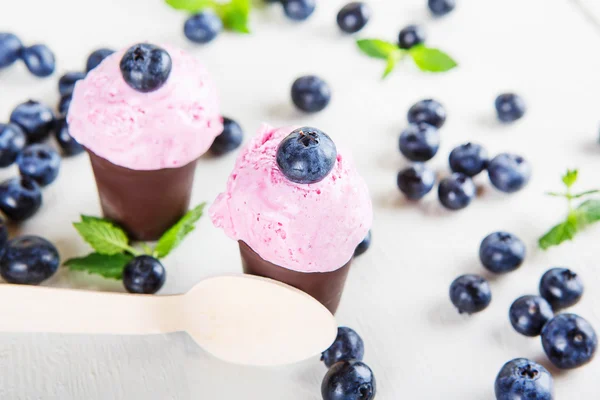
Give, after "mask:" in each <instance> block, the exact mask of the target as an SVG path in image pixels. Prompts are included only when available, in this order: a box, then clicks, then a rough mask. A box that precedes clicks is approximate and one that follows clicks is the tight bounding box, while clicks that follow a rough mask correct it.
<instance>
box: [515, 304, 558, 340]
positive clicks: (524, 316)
mask: <svg viewBox="0 0 600 400" xmlns="http://www.w3.org/2000/svg"><path fill="white" fill-rule="evenodd" d="M508 317H509V319H510V323H511V325H512V326H513V328H515V330H516V331H517V332H519V333H520V334H522V335H525V336H531V337H533V336H538V335H539V334H540V333H541V332H542V328H543V327H544V325H545V324H546V322H548V321H550V320H551V319H552V317H554V312H552V307H551V306H550V303H548V302H547V301H546V299H544V298H543V297H541V296H521V297H519V298H518V299H517V300H515V301H514V302H513V303H512V305H511V306H510V310H509V311H508Z"/></svg>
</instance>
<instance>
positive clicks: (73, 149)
mask: <svg viewBox="0 0 600 400" xmlns="http://www.w3.org/2000/svg"><path fill="white" fill-rule="evenodd" d="M54 135H55V138H56V141H57V143H58V145H59V146H60V148H61V150H62V152H63V154H64V155H65V156H74V155H77V154H79V153H82V152H83V150H84V148H83V146H82V145H80V144H79V143H78V142H77V141H76V140H75V139H73V137H72V136H71V134H70V133H69V125H68V124H67V120H66V119H65V118H60V119H59V120H57V121H56V130H55V131H54Z"/></svg>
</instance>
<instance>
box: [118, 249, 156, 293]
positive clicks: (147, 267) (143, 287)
mask: <svg viewBox="0 0 600 400" xmlns="http://www.w3.org/2000/svg"><path fill="white" fill-rule="evenodd" d="M166 277H167V273H166V271H165V267H163V265H162V264H161V263H160V261H158V260H157V259H156V258H154V257H150V256H146V255H144V256H138V257H136V258H134V259H133V260H131V261H129V262H128V263H127V265H126V266H125V269H124V270H123V284H124V285H125V289H127V291H128V292H129V293H141V294H154V293H156V292H158V291H159V290H160V288H161V287H162V286H163V284H164V283H165V279H166Z"/></svg>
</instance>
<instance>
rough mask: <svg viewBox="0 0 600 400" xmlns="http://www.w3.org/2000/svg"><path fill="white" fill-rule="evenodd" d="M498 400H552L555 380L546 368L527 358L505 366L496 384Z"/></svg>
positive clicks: (517, 359)
mask: <svg viewBox="0 0 600 400" xmlns="http://www.w3.org/2000/svg"><path fill="white" fill-rule="evenodd" d="M494 390H495V392H496V400H519V399H522V400H525V399H527V400H552V399H553V392H554V380H553V379H552V375H551V374H550V372H548V370H547V369H546V368H544V367H543V366H541V365H540V364H538V363H536V362H534V361H531V360H528V359H526V358H515V359H514V360H512V361H509V362H507V363H506V364H504V366H503V367H502V369H501V370H500V372H499V373H498V376H497V377H496V383H495V384H494Z"/></svg>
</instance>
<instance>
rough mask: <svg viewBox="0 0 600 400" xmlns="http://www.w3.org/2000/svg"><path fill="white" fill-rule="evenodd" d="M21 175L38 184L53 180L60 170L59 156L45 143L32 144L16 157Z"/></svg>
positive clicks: (48, 182) (42, 184)
mask: <svg viewBox="0 0 600 400" xmlns="http://www.w3.org/2000/svg"><path fill="white" fill-rule="evenodd" d="M17 164H18V165H19V171H20V172H21V175H22V176H24V177H27V178H31V179H33V180H34V181H36V182H37V183H38V185H40V186H46V185H49V184H50V183H52V182H54V180H55V179H56V177H57V176H58V171H59V170H60V156H59V155H58V153H57V152H56V150H54V149H53V148H52V147H50V146H48V145H46V144H32V145H31V146H27V147H25V150H23V152H22V153H21V154H19V157H18V158H17Z"/></svg>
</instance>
